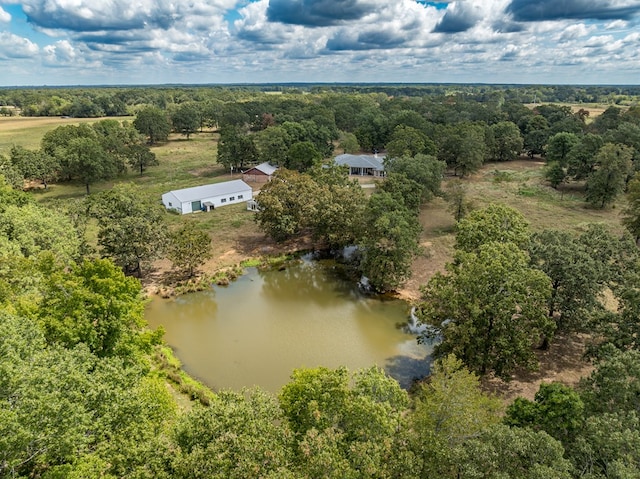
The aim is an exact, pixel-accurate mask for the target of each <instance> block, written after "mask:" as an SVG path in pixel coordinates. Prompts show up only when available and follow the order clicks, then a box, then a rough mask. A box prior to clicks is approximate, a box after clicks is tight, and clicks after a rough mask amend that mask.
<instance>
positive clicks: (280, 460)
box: [170, 389, 292, 479]
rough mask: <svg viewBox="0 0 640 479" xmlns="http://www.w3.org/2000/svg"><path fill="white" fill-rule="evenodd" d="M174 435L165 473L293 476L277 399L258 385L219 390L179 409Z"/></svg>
mask: <svg viewBox="0 0 640 479" xmlns="http://www.w3.org/2000/svg"><path fill="white" fill-rule="evenodd" d="M173 437H174V443H175V445H176V446H177V447H176V451H175V453H174V454H173V455H172V457H171V469H170V477H175V478H185V479H187V478H193V477H207V478H212V479H214V478H215V479H245V478H248V477H264V478H272V479H275V478H277V477H282V478H285V479H287V478H292V475H291V474H290V473H289V471H288V469H289V467H290V466H291V463H292V457H291V449H290V443H291V431H290V429H289V428H288V427H287V424H286V422H285V420H284V418H283V415H282V411H281V410H280V408H279V407H278V403H277V401H276V399H275V398H274V397H273V396H271V395H268V394H266V393H264V392H262V391H260V390H258V389H254V390H251V391H247V392H246V393H240V392H231V391H222V392H221V393H219V394H217V395H216V397H215V399H214V402H213V404H212V405H211V406H210V407H197V408H194V409H192V410H191V411H190V412H188V413H186V414H184V415H183V416H182V417H181V418H180V420H179V421H178V423H177V425H176V427H175V430H174V432H173Z"/></svg>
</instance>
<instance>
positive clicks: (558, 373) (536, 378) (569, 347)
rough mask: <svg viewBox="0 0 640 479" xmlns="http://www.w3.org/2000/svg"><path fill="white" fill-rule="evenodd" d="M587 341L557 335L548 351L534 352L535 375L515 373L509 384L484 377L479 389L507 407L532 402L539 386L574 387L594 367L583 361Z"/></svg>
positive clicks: (525, 372)
mask: <svg viewBox="0 0 640 479" xmlns="http://www.w3.org/2000/svg"><path fill="white" fill-rule="evenodd" d="M589 339H590V338H589V336H588V335H585V334H575V335H558V336H556V338H555V339H554V341H553V343H552V344H551V346H550V347H549V349H548V350H547V351H537V352H536V353H537V356H538V360H539V361H540V367H539V369H538V371H518V372H517V373H516V374H514V376H513V380H512V381H509V382H505V381H503V380H501V379H498V378H495V377H487V378H485V379H484V380H483V382H482V385H483V387H484V389H485V390H487V391H489V392H491V393H494V394H497V395H498V396H500V397H501V398H502V399H503V400H504V401H505V403H510V402H511V401H513V399H515V398H516V397H524V398H526V399H529V400H531V401H532V400H533V399H534V396H535V394H536V392H538V388H539V387H540V384H542V383H551V382H561V383H563V384H566V385H568V386H576V385H577V384H578V382H579V381H580V379H581V378H583V377H586V376H588V375H589V374H591V372H592V371H593V365H592V364H591V363H590V362H588V361H586V360H585V359H584V352H585V347H586V345H587V343H588V341H589Z"/></svg>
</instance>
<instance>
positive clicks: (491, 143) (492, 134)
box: [486, 121, 523, 161]
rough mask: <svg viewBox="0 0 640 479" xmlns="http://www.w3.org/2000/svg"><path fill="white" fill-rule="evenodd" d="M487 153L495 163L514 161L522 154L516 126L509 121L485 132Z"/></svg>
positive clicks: (521, 145) (497, 124)
mask: <svg viewBox="0 0 640 479" xmlns="http://www.w3.org/2000/svg"><path fill="white" fill-rule="evenodd" d="M487 138H488V139H487V141H486V143H487V147H488V150H487V153H488V155H489V158H491V159H493V160H495V161H508V160H515V159H516V158H517V157H518V155H519V154H520V153H521V152H522V148H523V140H522V136H521V134H520V129H519V128H518V126H517V125H516V124H515V123H513V122H510V121H501V122H499V123H496V124H494V125H491V126H490V127H489V128H488V131H487Z"/></svg>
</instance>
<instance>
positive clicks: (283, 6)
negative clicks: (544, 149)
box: [0, 0, 640, 86]
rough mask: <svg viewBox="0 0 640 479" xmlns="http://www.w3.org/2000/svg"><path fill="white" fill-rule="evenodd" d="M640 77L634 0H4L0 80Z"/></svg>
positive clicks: (566, 80) (639, 6) (560, 80)
mask: <svg viewBox="0 0 640 479" xmlns="http://www.w3.org/2000/svg"><path fill="white" fill-rule="evenodd" d="M297 82H307V83H319V82H323V83H324V82H330V83H331V82H338V83H342V82H355V83H363V82H367V83H376V82H392V83H502V84H504V83H519V84H532V83H534V84H634V85H635V84H640V0H456V1H447V0H441V1H426V0H255V1H254V0H251V1H249V0H24V1H20V2H19V1H14V0H0V86H42V85H50V86H53V85H132V84H166V83H174V84H175V83H182V84H211V83H213V84H226V83H297Z"/></svg>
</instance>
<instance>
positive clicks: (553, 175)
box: [544, 161, 567, 189]
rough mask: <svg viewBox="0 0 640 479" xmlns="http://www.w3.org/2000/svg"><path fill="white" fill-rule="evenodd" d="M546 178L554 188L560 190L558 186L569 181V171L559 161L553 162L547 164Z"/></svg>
mask: <svg viewBox="0 0 640 479" xmlns="http://www.w3.org/2000/svg"><path fill="white" fill-rule="evenodd" d="M544 177H545V178H546V179H547V181H548V182H549V183H550V184H551V186H552V187H554V188H555V189H558V186H560V185H561V184H562V183H564V182H565V181H567V171H566V170H565V168H564V167H563V166H562V164H561V163H560V162H559V161H552V162H550V163H548V164H547V166H546V168H545V170H544Z"/></svg>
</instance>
